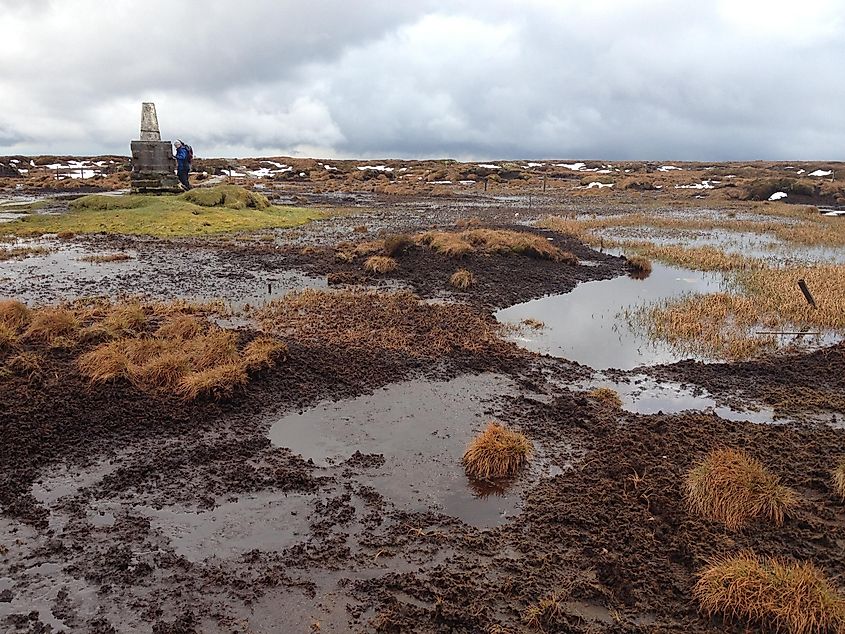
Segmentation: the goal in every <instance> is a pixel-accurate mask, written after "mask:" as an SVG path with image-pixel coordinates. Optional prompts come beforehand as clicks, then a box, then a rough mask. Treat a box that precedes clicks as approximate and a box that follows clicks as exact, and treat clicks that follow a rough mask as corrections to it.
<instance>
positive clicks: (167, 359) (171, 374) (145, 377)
mask: <svg viewBox="0 0 845 634" xmlns="http://www.w3.org/2000/svg"><path fill="white" fill-rule="evenodd" d="M189 369H190V366H189V363H188V359H187V358H186V357H185V355H184V354H181V353H180V352H177V351H174V352H164V353H162V354H159V355H157V356H155V357H152V358H151V359H149V360H148V361H146V362H145V363H142V364H139V365H131V366H129V368H128V375H129V381H130V382H131V383H132V384H133V385H134V386H135V387H137V388H140V389H142V390H148V391H156V390H161V391H167V392H171V391H173V390H174V389H176V388H177V387H178V386H179V384H180V382H181V380H182V377H184V376H185V373H186V372H187V371H188V370H189Z"/></svg>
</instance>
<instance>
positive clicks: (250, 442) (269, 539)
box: [0, 198, 845, 633]
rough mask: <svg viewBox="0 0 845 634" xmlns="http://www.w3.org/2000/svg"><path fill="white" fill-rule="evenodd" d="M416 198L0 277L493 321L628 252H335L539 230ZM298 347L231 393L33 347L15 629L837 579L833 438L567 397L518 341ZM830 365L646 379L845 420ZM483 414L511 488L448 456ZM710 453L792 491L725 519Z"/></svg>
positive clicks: (638, 616) (434, 616)
mask: <svg viewBox="0 0 845 634" xmlns="http://www.w3.org/2000/svg"><path fill="white" fill-rule="evenodd" d="M406 202H407V203H408V205H407V206H401V205H400V206H396V207H395V208H390V209H389V210H388V209H382V210H380V211H377V212H373V211H372V209H368V210H366V211H363V210H362V211H361V212H360V213H357V214H350V215H347V216H343V217H336V218H330V219H328V220H326V221H323V222H320V223H314V224H313V225H309V226H305V227H302V228H298V229H295V230H286V231H277V232H269V233H268V235H270V236H271V237H272V239H267V240H265V239H256V238H254V237H251V236H235V237H226V238H219V239H209V240H193V239H192V240H175V241H167V240H150V239H136V238H127V237H113V236H111V237H110V236H94V237H87V238H79V237H77V238H73V239H72V240H70V241H65V243H64V244H65V246H66V245H67V244H71V245H73V246H74V247H75V248H78V250H79V252H80V253H94V252H99V251H102V250H109V251H111V250H116V251H128V252H131V253H132V254H133V256H134V259H133V260H131V261H129V262H121V263H114V264H104V265H100V266H102V268H99V269H96V270H97V271H100V272H101V275H100V280H99V281H98V280H97V279H95V277H94V276H89V277H85V276H83V275H81V274H80V273H79V272H78V271H77V270H76V269H74V268H73V267H66V268H61V267H59V268H57V269H55V270H54V271H52V272H51V271H46V272H45V271H44V270H41V269H39V268H38V267H36V266H34V265H31V266H30V267H29V268H28V269H25V270H18V269H14V271H16V272H14V273H12V272H11V271H12V269H11V268H9V269H4V270H3V272H2V273H0V276H2V277H5V278H8V280H9V281H8V282H7V283H4V284H8V285H4V293H8V294H9V295H12V296H18V297H23V298H25V299H27V300H29V301H38V302H55V301H58V300H61V299H64V298H67V297H71V296H82V295H93V294H103V295H111V296H119V295H121V294H130V295H134V294H140V293H146V294H149V295H151V296H157V297H161V298H168V297H170V298H172V297H179V296H185V297H195V298H204V299H212V298H223V299H224V300H227V301H229V302H232V303H251V304H254V305H257V304H260V303H261V302H263V301H266V300H267V299H273V298H275V297H277V296H279V294H281V293H283V292H284V291H286V290H291V289H293V288H301V287H302V286H306V285H313V286H323V285H325V284H326V282H327V279H326V278H327V277H329V276H331V275H335V276H337V275H346V276H347V277H348V278H349V281H350V282H352V281H354V282H356V283H361V284H363V285H365V286H368V287H372V286H377V287H378V286H380V287H383V288H395V287H401V288H409V289H411V290H413V291H414V292H415V293H417V294H418V295H419V296H420V297H422V298H423V299H425V300H432V299H436V300H455V299H457V300H462V301H465V302H467V303H468V304H469V309H470V310H473V311H477V312H478V314H479V315H481V316H483V317H485V318H491V317H490V314H491V311H492V309H493V308H494V307H500V306H507V305H510V304H512V303H514V302H518V301H525V300H527V299H532V298H536V297H539V296H541V295H544V294H549V293H564V292H567V291H568V290H570V289H572V288H573V287H574V286H575V285H576V284H577V283H579V282H582V281H586V280H591V279H609V278H611V277H613V276H616V275H622V274H625V272H626V265H625V262H624V260H622V259H620V258H613V257H610V256H607V255H605V254H601V253H598V252H596V251H594V250H592V249H589V248H588V247H585V246H583V245H580V244H578V243H577V242H575V241H573V240H572V239H571V238H568V237H566V236H561V235H557V234H551V233H542V232H538V233H541V235H544V236H546V237H550V238H552V242H553V243H554V244H556V245H558V246H560V247H561V248H563V249H565V250H570V251H572V252H573V253H575V255H576V256H577V257H578V258H579V260H581V261H582V262H585V261H589V262H592V263H593V264H592V265H590V266H587V265H584V264H581V265H578V266H573V265H568V264H563V263H553V262H547V261H542V260H533V259H530V258H527V257H522V256H516V255H512V256H477V255H476V256H471V257H469V256H468V257H466V258H464V259H462V260H460V261H455V260H451V259H449V258H446V257H444V256H440V255H438V254H433V253H432V252H431V251H428V250H425V249H422V248H420V247H411V248H409V249H408V250H406V251H405V252H403V253H400V254H399V255H398V256H397V259H398V261H399V267H398V268H397V269H396V270H395V271H394V272H392V273H389V274H387V275H385V276H372V275H370V276H366V275H364V274H363V270H362V269H361V262H360V261H358V260H356V261H355V262H352V263H346V262H339V261H337V259H336V258H335V256H334V251H335V247H336V245H337V243H339V242H342V241H359V240H367V239H374V238H376V237H378V235H379V234H381V233H398V232H412V231H415V230H418V229H427V228H435V227H436V228H441V229H446V228H449V227H454V226H455V222H456V221H457V220H460V219H466V218H467V217H469V216H478V217H479V218H480V222H481V223H482V225H483V226H499V227H503V226H507V227H508V228H510V229H516V230H528V231H535V230H534V229H530V228H527V227H523V226H522V225H515V224H514V222H515V217H514V213H519V214H520V216H518V218H519V221H521V220H522V219H524V218H526V217H531V215H532V214H533V213H535V210H534V209H528V208H526V207H525V204H524V203H523V202H518V203H514V202H512V201H511V202H507V203H503V202H502V201H496V200H493V199H492V198H491V199H487V200H486V201H480V202H485V203H486V204H485V205H480V206H479V207H478V208H476V207H472V208H470V207H468V206H467V205H464V204H462V203H461V201H456V200H450V199H446V200H441V201H439V202H437V204H432V205H431V206H427V207H425V208H426V209H427V210H428V211H426V212H423V200H422V198H419V199H415V200H409V201H406ZM514 205H517V206H516V207H514ZM515 208H516V209H518V211H516V212H515V211H514V209H515ZM361 225H366V226H367V232H366V233H364V232H363V231H358V232H356V231H355V228H356V227H360V226H361ZM262 235H263V234H262ZM74 257H75V256H74ZM56 266H59V265H56ZM121 267H122V268H121ZM458 267H462V268H467V269H468V270H471V271H472V272H473V274H474V276H475V278H476V280H477V286H476V287H471V288H470V289H469V291H468V292H462V291H457V290H454V289H451V288H450V287H449V286H448V279H449V276H450V275H451V274H452V273H453V272H454V270H455V269H456V268H458ZM353 275H354V276H359V275H361V276H362V277H356V278H355V280H352V279H351V278H352V276H353ZM268 283H269V286H270V289H268V290H266V291H265V289H266V287H267V285H268ZM6 289H9V290H8V291H7V290H6ZM412 325H413V324H412ZM253 327H254V324H252V325H244V326H241V331H242V333H241V334H242V335H243V336H245V337H246V336H252V335H253V334H254V333H253V332H252V331H251V330H250V328H253ZM286 343H287V344H288V347H289V353H288V358H287V360H286V361H285V362H284V363H282V364H280V365H279V366H278V367H276V368H273V369H270V370H266V371H263V372H262V373H261V374H259V375H258V376H256V377H255V378H254V379H253V380H252V381H250V383H249V384H248V385H247V386H246V387H244V388H243V389H242V390H241V391H239V392H238V393H237V394H236V395H235V396H234V397H233V398H232V399H230V400H226V401H197V402H193V403H184V402H182V401H180V400H178V399H175V398H169V397H162V398H151V397H150V396H149V395H146V394H144V393H142V392H139V391H137V390H135V389H134V388H132V387H131V386H130V385H128V384H126V383H121V382H115V383H112V384H107V385H104V386H97V387H92V386H90V385H89V384H88V383H87V381H85V380H84V378H83V377H82V376H81V375H80V373H79V371H78V369H77V368H76V365H75V359H76V357H77V356H78V354H79V353H80V352H81V351H83V350H84V349H85V348H84V346H83V347H82V349H78V350H73V351H62V350H59V349H55V350H50V351H49V353H48V354H46V353H47V352H48V351H45V350H44V349H43V348H37V347H34V346H31V345H30V344H25V345H23V344H22V345H23V347H24V348H25V349H29V350H31V351H36V352H38V353H39V354H45V360H44V364H43V366H42V368H41V369H40V370H39V371H38V372H37V373H35V374H33V375H31V376H21V375H18V374H14V373H13V374H11V375H8V374H4V375H3V376H2V377H0V412H2V417H0V433H2V436H3V443H2V444H0V507H2V513H1V514H0V534H2V541H0V629H2V630H3V631H9V632H48V631H71V632H97V633H100V632H102V633H105V632H149V633H152V632H162V633H164V632H171V633H176V632H179V633H182V632H279V631H283V632H309V631H311V632H347V631H366V632H372V631H376V632H467V633H469V632H483V633H492V632H499V633H502V632H523V631H531V630H530V628H529V625H528V624H527V623H526V620H525V614H526V611H527V610H528V609H529V608H530V606H531V605H532V604H536V603H537V602H538V601H540V600H541V599H543V598H544V597H547V596H549V595H550V594H552V593H558V594H557V596H558V597H559V601H560V603H561V610H560V611H559V613H558V614H557V616H556V618H554V619H551V620H546V621H544V622H543V623H542V626H543V628H544V630H545V631H547V632H583V633H587V632H655V631H662V632H725V631H728V632H742V631H746V630H747V628H746V624H742V623H723V622H721V621H719V620H718V619H708V618H707V617H705V616H704V615H702V614H700V613H699V611H698V608H697V605H696V603H695V601H694V600H693V599H692V594H691V590H692V586H693V584H694V583H695V574H696V571H697V570H698V569H699V568H700V567H701V566H702V565H704V563H705V562H706V560H707V559H708V558H710V557H713V556H715V555H720V554H725V553H731V552H735V551H738V550H741V549H744V548H751V549H753V550H754V551H755V552H758V553H759V554H772V555H782V556H786V557H794V558H798V559H806V560H811V561H813V562H814V563H816V564H817V565H818V566H820V567H821V568H822V569H823V570H824V571H825V572H826V573H827V574H828V576H829V577H830V578H831V579H832V581H833V583H834V584H836V585H838V586H839V587H845V505H843V503H842V501H841V500H838V499H837V498H836V497H835V496H834V494H833V491H832V488H831V484H830V477H829V470H830V468H831V466H832V465H833V464H834V463H835V462H836V460H837V459H838V458H839V457H840V456H841V455H842V453H843V452H845V450H843V447H845V430H842V429H837V428H836V427H835V426H832V425H825V424H820V423H817V422H812V421H807V422H788V423H783V424H778V425H761V424H755V423H751V422H746V421H742V420H740V421H729V420H725V419H723V418H720V417H718V416H716V415H713V414H704V413H700V412H685V413H680V414H671V415H670V414H664V413H656V414H648V415H646V414H634V413H630V412H627V411H624V410H621V409H618V408H614V407H612V406H608V405H603V404H601V403H599V402H598V401H596V400H594V399H592V398H590V397H589V396H587V394H586V393H583V392H581V391H578V390H576V389H575V388H573V387H572V386H573V385H574V384H575V383H577V382H582V381H584V380H585V379H588V378H589V377H590V376H591V374H592V372H591V370H590V368H587V367H585V366H580V365H578V364H575V363H572V362H569V361H566V360H565V359H555V358H551V357H541V356H538V355H534V354H532V353H529V352H527V351H525V350H522V349H520V348H517V347H516V346H515V345H511V344H505V343H502V345H498V346H496V347H495V348H492V349H490V350H481V351H477V352H474V353H469V352H466V351H463V352H461V351H453V352H451V353H448V354H443V355H440V356H427V355H413V354H407V353H402V352H397V351H390V350H387V349H384V348H379V347H370V348H361V347H359V348H355V349H347V348H342V347H332V346H328V345H317V344H315V342H314V341H313V340H308V341H298V340H296V339H295V338H289V339H287V340H286ZM9 354H10V353H9V352H0V362H5V360H6V359H7V357H8V355H9ZM843 370H845V348H843V346H842V345H840V346H835V347H832V348H828V349H824V350H820V351H818V352H814V353H811V354H804V355H796V356H793V357H786V358H784V357H777V358H775V359H772V360H763V361H756V362H748V363H740V364H698V363H693V362H681V363H677V364H673V365H670V366H662V367H656V368H651V369H650V370H648V373H649V374H651V376H653V377H656V378H658V379H660V380H671V381H673V382H678V383H683V384H688V385H699V386H702V387H704V388H706V389H707V390H708V391H709V392H710V393H711V394H713V395H714V396H716V397H719V398H725V399H727V400H730V399H735V400H738V401H741V402H743V403H744V404H748V403H754V402H758V403H766V404H771V405H773V406H774V407H776V408H777V407H783V408H785V409H788V408H787V406H786V405H783V403H784V402H787V401H788V404H789V407H791V408H792V409H790V414H792V413H793V412H794V411H805V412H807V411H810V410H815V409H819V408H826V409H825V411H826V412H828V413H830V414H834V415H836V416H837V417H838V418H841V416H842V415H845V405H843V403H842V400H841V397H839V396H838V395H839V394H840V393H841V392H842V388H843V387H845V386H843V384H842V381H843V379H842V377H843V376H845V372H843ZM639 371H640V372H642V370H639ZM793 394H794V398H793V397H790V398H787V396H789V395H793ZM778 398H780V399H781V401H778V400H777V399H778ZM797 405H801V406H802V407H803V410H801V407H797ZM493 418H495V419H498V420H502V421H504V422H507V423H508V424H510V425H514V426H516V427H518V428H520V429H521V430H522V431H524V432H525V433H526V434H527V435H528V436H529V437H530V438H531V439H532V441H533V442H534V443H535V446H536V448H537V455H536V457H535V460H534V462H533V465H532V467H531V469H529V470H528V472H526V473H524V474H522V475H521V476H520V477H519V478H517V479H516V481H514V482H512V483H507V485H505V486H500V487H490V486H488V484H489V483H474V482H469V481H467V480H466V479H465V477H464V475H463V472H462V469H461V467H460V464H459V460H460V455H461V453H462V451H463V448H464V447H465V445H466V442H467V441H468V440H469V439H470V438H471V437H472V436H473V435H474V434H475V433H476V432H477V431H479V430H480V429H481V428H482V427H483V425H484V424H485V423H486V422H487V421H488V420H490V419H493ZM797 418H800V416H798V417H797ZM719 446H731V447H738V448H743V449H745V450H747V451H748V452H750V453H751V454H752V455H754V456H755V457H757V458H759V459H760V460H761V461H763V462H764V463H765V464H766V465H767V466H768V467H769V468H771V469H772V470H773V471H774V472H776V473H777V474H778V475H779V476H780V477H781V478H782V479H783V481H784V483H785V484H787V485H788V486H790V487H793V488H794V489H795V490H796V491H797V492H798V493H799V495H800V497H801V499H802V503H801V505H800V507H799V509H798V510H797V512H796V513H795V514H794V516H792V517H790V518H788V520H787V521H786V523H785V524H784V526H782V527H780V528H776V527H773V526H769V525H766V524H763V523H759V524H754V525H751V526H749V527H748V528H747V529H745V530H744V531H742V532H738V533H731V532H728V531H726V530H725V529H724V527H722V526H721V525H719V524H717V523H714V522H711V521H707V520H704V519H701V518H698V517H695V516H692V515H690V514H689V513H688V512H687V510H686V508H685V505H684V499H683V491H682V488H683V476H684V473H685V472H686V470H687V469H688V468H689V467H690V466H691V464H692V463H693V462H694V461H695V460H697V459H698V458H700V457H701V456H702V455H703V454H705V453H706V452H707V451H709V450H710V449H713V448H715V447H719ZM750 627H751V628H752V630H753V628H754V626H753V625H751V626H750Z"/></svg>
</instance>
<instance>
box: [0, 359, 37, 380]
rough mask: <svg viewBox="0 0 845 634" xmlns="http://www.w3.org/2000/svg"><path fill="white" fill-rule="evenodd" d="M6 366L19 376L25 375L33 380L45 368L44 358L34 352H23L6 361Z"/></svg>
mask: <svg viewBox="0 0 845 634" xmlns="http://www.w3.org/2000/svg"><path fill="white" fill-rule="evenodd" d="M5 368H6V369H8V370H9V371H10V372H12V373H13V374H17V375H18V376H25V377H26V378H27V380H28V381H31V380H32V379H34V378H35V377H37V376H40V375H41V373H42V371H43V369H44V358H43V357H41V356H39V355H37V354H35V353H34V352H21V353H20V354H16V355H15V356H13V357H12V358H11V359H9V360H8V361H7V362H6V365H5Z"/></svg>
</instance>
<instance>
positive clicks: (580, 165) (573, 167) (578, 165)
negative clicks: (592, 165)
mask: <svg viewBox="0 0 845 634" xmlns="http://www.w3.org/2000/svg"><path fill="white" fill-rule="evenodd" d="M555 167H565V168H566V169H568V170H572V171H573V172H580V171H581V170H582V169H584V168H585V167H587V164H586V163H555Z"/></svg>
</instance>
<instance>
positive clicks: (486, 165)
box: [478, 163, 502, 170]
mask: <svg viewBox="0 0 845 634" xmlns="http://www.w3.org/2000/svg"><path fill="white" fill-rule="evenodd" d="M478 167H483V168H484V169H488V170H500V169H502V166H501V165H493V164H492V163H479V164H478Z"/></svg>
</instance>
